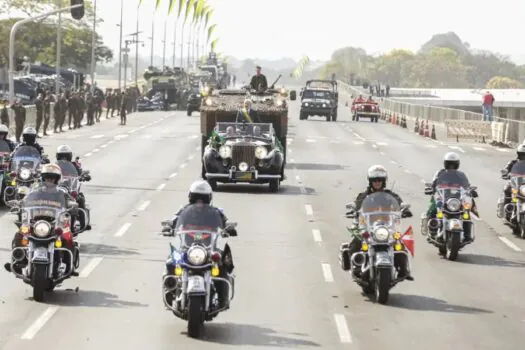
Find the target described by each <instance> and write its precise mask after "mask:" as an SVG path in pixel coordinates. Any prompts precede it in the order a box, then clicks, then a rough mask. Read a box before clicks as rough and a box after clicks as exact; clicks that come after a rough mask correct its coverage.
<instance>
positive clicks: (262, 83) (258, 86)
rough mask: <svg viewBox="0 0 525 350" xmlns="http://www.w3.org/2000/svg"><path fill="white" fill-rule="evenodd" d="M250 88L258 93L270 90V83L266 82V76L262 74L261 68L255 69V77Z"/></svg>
mask: <svg viewBox="0 0 525 350" xmlns="http://www.w3.org/2000/svg"><path fill="white" fill-rule="evenodd" d="M250 88H251V89H252V90H256V91H266V89H268V81H267V80H266V76H265V75H264V74H262V73H261V67H260V66H257V67H255V75H254V76H252V80H251V81H250Z"/></svg>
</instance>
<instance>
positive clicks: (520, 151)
mask: <svg viewBox="0 0 525 350" xmlns="http://www.w3.org/2000/svg"><path fill="white" fill-rule="evenodd" d="M516 155H517V156H518V159H519V160H525V143H522V144H521V145H519V146H518V148H516Z"/></svg>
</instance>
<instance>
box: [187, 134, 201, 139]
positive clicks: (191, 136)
mask: <svg viewBox="0 0 525 350" xmlns="http://www.w3.org/2000/svg"><path fill="white" fill-rule="evenodd" d="M197 137H199V135H190V136H188V138H189V139H196V138H197Z"/></svg>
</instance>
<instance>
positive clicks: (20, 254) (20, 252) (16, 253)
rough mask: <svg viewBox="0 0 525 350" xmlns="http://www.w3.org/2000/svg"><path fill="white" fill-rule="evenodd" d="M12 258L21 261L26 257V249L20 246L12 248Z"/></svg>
mask: <svg viewBox="0 0 525 350" xmlns="http://www.w3.org/2000/svg"><path fill="white" fill-rule="evenodd" d="M12 255H13V260H15V261H22V260H24V259H25V257H26V250H25V249H22V248H15V249H13V253H12Z"/></svg>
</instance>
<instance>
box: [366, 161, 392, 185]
mask: <svg viewBox="0 0 525 350" xmlns="http://www.w3.org/2000/svg"><path fill="white" fill-rule="evenodd" d="M367 178H368V181H371V180H372V179H384V181H385V182H386V180H387V179H388V172H387V171H386V169H385V167H384V166H382V165H372V166H371V167H370V168H368V172H367Z"/></svg>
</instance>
